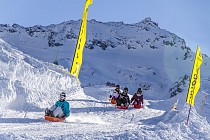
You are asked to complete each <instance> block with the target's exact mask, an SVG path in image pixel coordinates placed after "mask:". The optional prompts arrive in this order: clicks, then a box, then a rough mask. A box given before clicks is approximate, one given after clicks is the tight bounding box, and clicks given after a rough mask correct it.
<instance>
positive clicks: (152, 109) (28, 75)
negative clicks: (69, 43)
mask: <svg viewBox="0 0 210 140" xmlns="http://www.w3.org/2000/svg"><path fill="white" fill-rule="evenodd" d="M0 67H1V70H0V102H1V104H0V139H3V140H4V139H5V140H13V139H18V140H19V139H21V140H25V139H27V140H28V139H34V140H39V139H78V140H79V139H91V140H92V139H110V140H111V139H117V140H118V139H119V140H121V139H136V140H141V139H142V140H143V139H144V140H163V139H165V140H180V139H183V140H185V139H187V140H195V139H202V140H208V139H210V125H209V123H208V122H207V120H206V118H205V117H202V116H200V115H199V114H198V113H197V111H196V109H195V108H194V107H193V108H192V110H191V114H190V120H189V124H188V125H186V118H187V114H188V110H189V105H187V104H184V100H185V97H186V95H183V94H179V95H177V96H175V97H174V98H170V99H166V100H158V94H154V97H153V98H149V97H150V96H145V107H144V108H142V109H134V108H132V107H130V108H129V109H128V110H119V109H117V108H116V107H115V106H114V105H112V104H110V103H109V101H108V96H109V95H110V94H111V91H112V90H113V87H108V86H105V85H94V86H90V87H84V88H82V87H81V86H80V81H79V80H77V79H75V78H74V77H72V76H70V75H69V73H68V70H67V69H64V68H63V67H61V66H56V65H53V64H50V63H46V62H42V61H40V60H37V59H35V58H32V57H30V56H28V55H26V54H24V53H22V52H21V51H18V50H16V49H14V47H12V46H11V45H9V44H7V43H6V42H4V41H3V40H2V39H0ZM145 72H147V71H145ZM162 80H163V79H162ZM61 91H64V92H66V93H67V101H68V102H69V103H70V106H71V115H70V117H68V118H67V119H66V122H64V123H62V122H58V123H52V122H48V121H45V120H44V119H43V117H44V110H45V108H46V107H50V106H51V105H53V104H54V103H55V102H56V101H57V99H58V96H59V93H60V92H61ZM151 92H152V90H150V91H148V92H146V91H144V94H151ZM130 96H131V95H130ZM147 97H148V98H147ZM201 97H202V96H200V97H199V96H198V100H199V101H200V100H201V99H200V98H201ZM176 99H180V103H179V104H178V110H177V111H169V110H170V108H171V107H172V106H173V103H174V102H175V101H176ZM209 116H210V114H209V113H206V117H209Z"/></svg>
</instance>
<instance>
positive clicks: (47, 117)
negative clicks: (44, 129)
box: [44, 116, 65, 122]
mask: <svg viewBox="0 0 210 140" xmlns="http://www.w3.org/2000/svg"><path fill="white" fill-rule="evenodd" d="M44 119H45V120H47V121H50V122H64V120H65V119H64V118H56V117H51V116H44Z"/></svg>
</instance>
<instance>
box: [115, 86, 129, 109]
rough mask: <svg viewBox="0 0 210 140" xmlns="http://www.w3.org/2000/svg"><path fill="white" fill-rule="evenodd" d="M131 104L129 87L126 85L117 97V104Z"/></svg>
mask: <svg viewBox="0 0 210 140" xmlns="http://www.w3.org/2000/svg"><path fill="white" fill-rule="evenodd" d="M122 105H123V106H129V105H130V98H129V96H128V88H127V87H125V88H124V90H123V92H122V93H121V94H120V95H119V96H118V98H117V106H122Z"/></svg>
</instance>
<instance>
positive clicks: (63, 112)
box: [45, 92, 70, 118]
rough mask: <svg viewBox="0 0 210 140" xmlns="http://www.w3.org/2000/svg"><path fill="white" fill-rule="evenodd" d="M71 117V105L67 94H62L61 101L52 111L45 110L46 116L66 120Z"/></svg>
mask: <svg viewBox="0 0 210 140" xmlns="http://www.w3.org/2000/svg"><path fill="white" fill-rule="evenodd" d="M69 115H70V110H69V103H68V102H67V101H66V93H64V92H62V93H61V94H60V97H59V100H58V101H57V102H56V103H55V105H53V106H52V107H51V108H50V109H48V108H47V109H46V110H45V116H51V117H56V118H66V117H68V116H69Z"/></svg>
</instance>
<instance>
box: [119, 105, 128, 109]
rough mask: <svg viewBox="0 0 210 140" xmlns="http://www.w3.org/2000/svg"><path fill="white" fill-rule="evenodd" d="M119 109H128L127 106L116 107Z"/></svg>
mask: <svg viewBox="0 0 210 140" xmlns="http://www.w3.org/2000/svg"><path fill="white" fill-rule="evenodd" d="M117 108H119V109H128V106H117Z"/></svg>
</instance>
